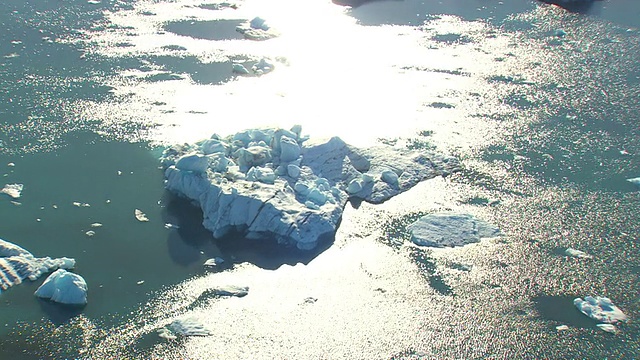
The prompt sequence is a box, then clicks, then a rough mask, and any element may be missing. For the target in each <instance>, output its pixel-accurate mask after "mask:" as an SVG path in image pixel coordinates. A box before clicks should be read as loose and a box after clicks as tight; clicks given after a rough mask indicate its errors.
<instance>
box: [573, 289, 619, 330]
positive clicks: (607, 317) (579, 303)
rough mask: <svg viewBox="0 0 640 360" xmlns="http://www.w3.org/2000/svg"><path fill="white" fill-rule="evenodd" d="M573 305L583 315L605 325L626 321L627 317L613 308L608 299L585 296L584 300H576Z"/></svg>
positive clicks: (616, 308) (615, 307)
mask: <svg viewBox="0 0 640 360" xmlns="http://www.w3.org/2000/svg"><path fill="white" fill-rule="evenodd" d="M573 303H574V305H575V306H576V307H577V308H578V310H580V311H581V312H582V313H583V314H585V315H587V316H588V317H590V318H592V319H594V320H596V321H599V322H603V323H607V324H615V323H617V322H621V321H627V315H625V313H623V312H622V310H620V308H618V307H617V306H615V305H614V304H613V302H611V300H610V299H609V298H606V297H600V296H596V297H592V296H585V298H584V300H582V299H581V298H576V299H575V300H573Z"/></svg>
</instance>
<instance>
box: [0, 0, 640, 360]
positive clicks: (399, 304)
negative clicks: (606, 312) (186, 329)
mask: <svg viewBox="0 0 640 360" xmlns="http://www.w3.org/2000/svg"><path fill="white" fill-rule="evenodd" d="M3 5H5V6H4V10H3V12H2V13H1V14H0V30H2V31H1V32H0V88H1V89H2V91H0V174H2V175H3V177H2V182H0V185H4V184H11V183H21V184H24V191H23V196H22V197H21V198H19V199H18V200H17V201H18V202H19V203H15V202H13V203H12V202H11V201H10V200H11V199H9V198H8V197H0V238H2V239H5V240H8V241H11V242H14V243H17V244H19V245H21V246H23V247H24V248H26V249H28V250H29V251H31V252H32V253H34V254H35V255H37V256H52V257H60V256H69V257H74V258H75V259H76V260H77V267H76V269H75V271H76V272H77V273H79V274H81V275H82V276H83V277H84V278H85V279H86V280H87V283H88V286H89V295H88V300H89V303H88V305H87V306H86V307H85V308H83V309H66V308H61V307H59V306H56V305H54V304H51V303H48V302H45V301H41V300H38V299H36V298H35V297H34V296H33V292H34V291H35V289H36V288H37V286H38V285H39V284H40V283H41V281H42V279H40V280H38V281H36V282H33V283H30V282H28V283H25V284H21V285H18V286H15V287H13V288H11V289H9V290H7V291H5V292H2V293H0V300H1V302H0V342H1V343H2V344H1V345H0V354H1V355H2V356H0V357H2V358H4V357H6V358H12V359H20V358H24V359H32V358H56V359H58V358H65V357H66V358H76V357H80V358H83V357H84V358H95V359H103V358H141V359H142V358H167V359H184V358H192V359H204V358H225V359H240V358H250V359H291V358H299V359H434V358H442V359H453V358H456V359H460V358H465V359H467V358H531V359H533V358H536V359H538V358H593V359H601V358H635V357H638V356H640V343H639V342H638V338H639V335H640V329H639V328H638V325H637V320H636V319H637V318H638V316H640V304H639V299H638V294H639V293H640V288H639V286H638V280H639V279H638V277H639V273H640V263H639V262H638V256H639V255H640V248H639V246H638V244H637V238H638V234H639V230H640V229H639V228H638V224H640V219H639V217H640V215H639V214H640V213H639V212H638V205H637V204H638V189H637V188H636V187H634V185H632V184H631V183H629V182H627V181H626V179H628V178H633V177H638V176H640V165H639V159H640V146H639V144H640V141H639V139H640V126H639V124H640V123H639V115H638V114H640V111H639V110H640V105H639V103H638V101H637V99H638V98H639V96H640V94H639V90H640V66H639V65H638V64H640V33H639V30H638V26H640V21H639V20H638V19H640V16H639V15H640V3H636V2H635V1H632V0H627V1H614V0H610V1H597V2H594V3H593V4H592V5H590V6H582V7H580V8H577V9H570V10H572V11H568V10H566V9H562V8H559V7H557V6H552V5H547V4H544V3H540V2H537V1H529V0H521V1H513V2H509V3H508V2H506V1H505V2H499V1H479V0H478V1H457V0H456V1H446V2H445V1H443V2H432V1H416V0H406V1H374V2H368V3H364V4H361V5H360V6H356V7H353V8H350V7H344V6H339V5H335V4H333V3H331V2H328V1H323V0H318V1H316V0H309V1H305V2H302V1H288V0H269V1H257V0H255V1H254V0H246V1H244V2H237V3H236V2H234V3H216V2H214V1H197V0H179V1H108V0H101V1H89V2H86V1H76V0H74V1H68V2H66V3H65V4H61V3H60V2H58V1H48V0H41V1H14V0H8V1H5V4H3ZM63 5H64V6H63ZM255 16H260V17H262V18H264V19H267V21H268V22H269V24H270V25H271V26H272V28H273V29H275V30H277V32H278V36H277V37H275V38H273V39H270V40H265V41H252V40H245V39H243V38H242V36H241V35H240V34H239V33H238V32H236V30H235V28H236V26H238V25H241V24H243V23H244V22H245V21H247V20H250V19H252V18H254V17H255ZM262 58H268V59H270V61H272V62H273V63H274V64H275V70H274V71H273V72H271V73H268V74H264V75H255V74H253V75H238V74H234V73H233V72H232V64H233V63H242V64H243V65H245V66H246V67H247V68H249V69H250V68H251V67H252V66H253V65H254V64H256V63H258V62H259V61H260V60H261V59H262ZM294 124H301V125H302V127H303V132H305V133H307V134H310V135H312V136H334V135H337V136H340V137H341V138H343V139H344V140H346V141H347V142H349V143H352V144H355V145H358V146H367V145H371V144H376V143H381V142H382V143H391V144H396V145H406V146H408V147H412V148H416V149H423V150H425V151H434V152H441V153H446V154H450V155H453V156H456V157H458V158H459V159H460V161H461V164H462V166H461V169H460V171H458V172H456V173H454V174H452V175H450V176H448V177H446V178H438V179H433V180H428V181H426V182H423V183H421V184H419V185H418V186H416V187H415V188H414V189H412V190H411V191H409V192H407V193H404V194H401V195H399V196H397V197H395V198H393V199H391V200H389V201H387V202H385V203H384V204H380V205H371V204H367V203H362V204H355V203H354V204H348V205H347V209H346V210H345V213H344V216H343V220H342V223H341V225H340V228H339V229H338V232H337V233H336V236H335V239H334V241H333V242H331V243H329V244H327V245H326V246H324V247H322V248H321V249H318V250H317V251H314V252H312V253H298V252H294V251H291V250H289V249H283V248H278V247H276V246H273V245H272V244H264V243H263V244H256V243H252V242H251V241H247V240H245V239H240V238H237V237H233V236H232V237H229V238H227V239H222V240H218V241H216V240H213V239H212V237H211V234H210V233H209V232H208V231H207V230H205V229H204V228H202V226H201V221H202V214H201V213H200V212H199V210H197V209H195V208H193V207H192V206H191V205H190V204H188V203H187V202H185V201H184V200H182V199H179V198H176V197H174V196H172V195H171V194H169V193H167V192H166V191H165V190H164V188H163V178H162V172H161V170H160V169H159V168H158V166H159V163H158V161H157V158H158V156H159V155H160V153H161V151H162V147H163V146H166V145H168V144H172V143H178V142H191V141H196V140H199V139H201V138H203V137H208V136H209V135H211V134H213V133H218V134H221V135H228V134H231V133H233V132H235V131H240V130H244V129H247V128H251V127H264V126H280V127H290V126H292V125H294ZM10 163H11V164H12V166H10V165H9V164H10ZM74 202H79V203H81V204H88V205H89V206H80V207H78V206H75V205H74ZM135 209H140V210H142V211H143V212H144V213H146V215H147V216H148V217H149V219H150V221H149V222H146V223H142V222H139V221H137V220H136V218H135V217H134V210H135ZM443 210H455V211H461V212H467V213H471V214H473V215H476V216H478V217H480V218H483V219H485V220H487V221H490V222H492V223H494V224H496V225H498V226H499V227H500V228H501V229H502V231H503V233H504V236H502V237H500V238H496V239H490V240H483V241H482V242H480V243H477V244H472V245H467V246H465V247H462V248H455V249H430V248H420V247H415V246H412V245H410V242H409V235H408V233H407V230H406V226H407V225H408V224H410V223H411V222H412V221H414V220H416V219H417V218H419V217H420V216H422V215H425V214H429V213H433V212H438V211H443ZM95 222H100V223H102V224H103V226H102V227H100V228H96V229H93V230H94V231H95V235H94V236H87V235H86V232H87V231H88V230H91V229H92V228H91V227H90V225H91V224H92V223H95ZM166 223H171V224H176V225H179V226H180V228H179V229H175V228H169V229H167V228H166V227H165V224H166ZM568 247H572V248H576V249H580V250H583V251H585V252H588V253H590V254H592V255H593V256H594V258H593V259H576V258H569V257H567V256H565V255H564V253H563V251H564V249H566V248H568ZM215 256H220V257H222V258H224V259H226V262H225V266H223V267H222V268H221V269H218V270H219V271H215V272H207V271H205V269H204V268H203V266H202V263H203V262H204V261H205V260H206V259H209V258H212V257H215ZM142 281H143V282H142ZM221 285H237V286H248V287H249V293H248V295H247V296H245V297H240V298H237V297H215V296H213V297H212V296H204V295H202V294H203V291H204V292H205V293H206V291H205V290H206V289H208V288H211V287H215V286H221ZM587 295H592V296H596V295H598V296H607V297H609V298H611V299H612V300H613V301H614V303H616V304H617V305H618V306H620V308H621V309H623V311H624V312H625V313H626V314H627V315H628V316H629V317H630V321H629V322H627V323H625V324H621V325H620V326H619V330H620V332H618V333H616V334H610V333H606V332H604V331H602V330H600V329H598V328H597V327H596V323H595V322H594V321H592V320H590V319H589V318H587V317H585V316H584V315H582V314H580V313H579V312H578V311H577V310H576V309H575V308H574V307H573V304H572V300H573V298H575V297H584V296H587ZM180 317H197V318H198V319H200V320H201V321H202V322H203V323H204V324H205V325H206V326H207V327H209V328H211V329H213V332H214V334H213V335H212V336H205V337H188V338H179V339H177V340H172V341H167V340H164V339H161V338H160V337H159V336H158V334H157V330H158V329H159V328H161V327H163V326H166V325H167V324H169V323H171V322H172V321H173V320H174V319H175V318H180ZM3 324H4V325H3ZM559 325H568V330H564V331H558V330H556V326H559Z"/></svg>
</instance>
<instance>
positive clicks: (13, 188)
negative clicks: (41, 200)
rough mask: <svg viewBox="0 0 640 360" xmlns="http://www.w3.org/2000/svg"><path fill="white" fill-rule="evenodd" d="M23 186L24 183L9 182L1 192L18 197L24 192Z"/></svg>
mask: <svg viewBox="0 0 640 360" xmlns="http://www.w3.org/2000/svg"><path fill="white" fill-rule="evenodd" d="M23 188H24V185H22V184H7V185H5V186H4V188H2V190H0V193H2V194H7V195H9V196H11V197H12V198H14V199H17V198H19V197H20V195H21V194H22V189H23Z"/></svg>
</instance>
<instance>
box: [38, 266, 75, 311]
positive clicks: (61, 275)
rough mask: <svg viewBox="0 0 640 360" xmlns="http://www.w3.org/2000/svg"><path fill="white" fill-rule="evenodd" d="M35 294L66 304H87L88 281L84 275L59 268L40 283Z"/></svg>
mask: <svg viewBox="0 0 640 360" xmlns="http://www.w3.org/2000/svg"><path fill="white" fill-rule="evenodd" d="M35 295H36V296H37V297H40V298H44V299H49V300H51V301H54V302H57V303H60V304H66V305H86V303H87V283H86V282H85V281H84V279H83V278H82V276H80V275H78V274H74V273H71V272H68V271H66V270H64V269H58V270H56V271H55V272H54V273H52V274H51V275H49V277H48V278H47V279H46V280H45V281H44V283H42V285H40V287H39V288H38V290H36V292H35Z"/></svg>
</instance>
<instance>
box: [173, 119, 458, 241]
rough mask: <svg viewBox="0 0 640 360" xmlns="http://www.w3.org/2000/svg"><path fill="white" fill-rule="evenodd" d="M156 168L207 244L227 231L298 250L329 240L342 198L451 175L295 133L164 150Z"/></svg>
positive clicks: (419, 161) (248, 134) (413, 158)
mask: <svg viewBox="0 0 640 360" xmlns="http://www.w3.org/2000/svg"><path fill="white" fill-rule="evenodd" d="M161 162H162V164H163V165H164V168H165V179H166V180H165V186H166V188H167V189H168V190H170V191H172V192H174V193H176V194H178V195H181V196H184V197H186V198H188V199H190V200H192V201H193V202H194V203H195V204H197V205H198V206H199V207H200V208H201V209H202V211H203V214H204V221H203V225H204V227H205V228H207V229H209V230H211V231H212V232H213V236H214V237H216V238H220V237H222V236H224V235H226V234H227V233H229V232H230V231H232V230H235V231H239V232H241V233H243V234H244V236H246V237H247V238H252V239H260V238H274V237H275V238H276V239H277V240H278V242H279V243H281V244H288V245H295V246H297V247H298V248H299V249H303V250H310V249H313V248H315V247H316V246H317V244H318V241H319V239H320V238H321V236H323V235H325V234H331V235H333V234H334V233H335V231H336V227H337V225H338V223H339V221H340V218H341V217H342V212H343V209H344V206H345V204H346V203H347V200H348V199H349V198H351V197H352V198H358V199H362V200H366V201H369V202H372V203H380V202H383V201H385V200H387V199H389V198H391V197H392V196H395V195H397V194H399V193H401V192H404V191H407V190H408V189H410V188H411V187H413V186H414V185H416V184H417V183H418V182H420V181H423V180H426V179H430V178H433V177H436V176H439V175H442V174H446V173H448V172H451V171H452V170H453V169H455V168H456V167H457V161H456V160H455V159H453V158H447V157H443V156H438V155H436V154H430V153H425V152H420V151H414V150H408V149H406V148H399V147H397V148H394V147H390V146H386V145H385V146H379V147H372V148H367V149H361V148H355V147H353V146H350V145H348V144H346V143H345V142H344V141H342V140H341V139H340V138H338V137H333V138H329V139H309V138H307V137H303V136H301V128H300V126H294V127H293V128H292V129H290V130H285V129H251V130H246V131H243V132H239V133H237V134H234V135H231V136H228V137H224V138H223V137H220V136H218V135H213V136H211V137H210V138H209V139H206V140H203V141H200V142H197V143H195V144H187V145H180V146H173V147H170V148H168V149H166V150H165V151H164V153H163V155H162V157H161Z"/></svg>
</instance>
